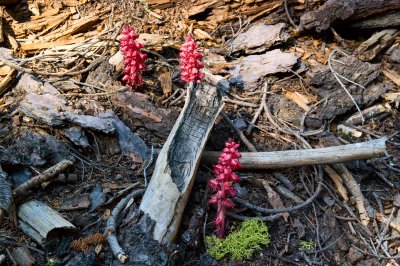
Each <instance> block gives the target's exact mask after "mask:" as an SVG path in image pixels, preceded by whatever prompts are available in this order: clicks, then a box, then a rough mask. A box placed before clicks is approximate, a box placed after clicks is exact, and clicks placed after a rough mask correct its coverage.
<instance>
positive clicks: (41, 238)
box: [18, 200, 75, 245]
mask: <svg viewBox="0 0 400 266" xmlns="http://www.w3.org/2000/svg"><path fill="white" fill-rule="evenodd" d="M18 218H19V220H18V224H19V227H20V228H21V229H22V231H23V232H24V233H25V234H27V235H28V236H30V237H31V238H32V239H33V240H35V241H36V242H37V243H38V244H40V245H43V244H45V243H46V241H47V240H48V239H49V238H53V237H56V235H57V234H59V233H60V231H61V230H75V226H74V225H73V224H71V223H70V222H68V221H67V220H65V219H64V218H63V217H62V216H61V215H60V214H59V213H58V212H56V211H55V210H53V209H52V208H50V207H49V206H47V205H45V204H44V203H42V202H40V201H37V200H31V201H28V202H26V203H24V204H22V205H21V206H20V207H19V209H18Z"/></svg>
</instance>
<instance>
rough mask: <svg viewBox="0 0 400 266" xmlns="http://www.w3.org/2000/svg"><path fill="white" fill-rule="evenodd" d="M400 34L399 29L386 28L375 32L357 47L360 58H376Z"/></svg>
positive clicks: (366, 59) (367, 59) (365, 59)
mask: <svg viewBox="0 0 400 266" xmlns="http://www.w3.org/2000/svg"><path fill="white" fill-rule="evenodd" d="M399 35H400V31H398V30H397V29H385V30H382V31H380V32H377V33H375V34H373V35H372V36H371V37H370V38H369V39H368V40H366V41H365V42H363V43H362V44H361V45H360V46H359V47H358V48H357V50H356V53H357V54H358V58H360V59H361V60H363V61H370V60H372V59H374V58H375V57H376V56H377V55H378V54H379V53H380V52H381V51H382V50H383V49H386V48H387V47H389V46H391V45H392V44H393V42H394V40H395V38H396V37H397V36H399Z"/></svg>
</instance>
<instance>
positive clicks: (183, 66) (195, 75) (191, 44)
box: [179, 36, 204, 83]
mask: <svg viewBox="0 0 400 266" xmlns="http://www.w3.org/2000/svg"><path fill="white" fill-rule="evenodd" d="M197 49H198V46H197V44H196V42H195V41H194V40H193V39H192V38H190V37H189V36H188V37H186V39H185V43H184V44H183V45H182V46H181V49H180V52H179V57H180V61H179V62H180V66H179V69H180V70H181V71H182V73H181V79H182V80H183V81H186V82H197V83H199V82H200V81H201V79H202V78H203V77H204V74H203V73H202V72H200V69H202V68H203V63H202V62H201V58H202V57H203V55H202V54H201V53H200V52H198V51H197Z"/></svg>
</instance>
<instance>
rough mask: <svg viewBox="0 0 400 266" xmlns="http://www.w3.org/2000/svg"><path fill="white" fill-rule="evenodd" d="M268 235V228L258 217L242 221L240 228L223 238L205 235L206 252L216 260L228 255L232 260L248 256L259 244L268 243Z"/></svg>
mask: <svg viewBox="0 0 400 266" xmlns="http://www.w3.org/2000/svg"><path fill="white" fill-rule="evenodd" d="M269 242H270V235H269V233H268V228H267V226H266V225H265V224H264V222H263V221H261V220H260V219H251V220H247V221H244V222H243V223H242V224H241V226H240V229H239V230H237V231H235V232H232V233H230V234H229V235H228V236H227V237H226V238H225V239H219V238H217V237H215V236H213V237H207V238H206V243H207V246H208V249H207V251H208V253H210V255H211V256H213V257H214V258H215V259H216V260H220V259H222V258H223V257H225V256H227V255H228V256H229V257H230V258H231V259H233V260H239V259H240V260H241V259H244V258H250V257H251V255H253V253H254V252H255V251H259V250H261V245H268V244H269Z"/></svg>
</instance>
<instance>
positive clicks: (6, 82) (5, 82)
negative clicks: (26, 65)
mask: <svg viewBox="0 0 400 266" xmlns="http://www.w3.org/2000/svg"><path fill="white" fill-rule="evenodd" d="M17 74H18V71H17V70H15V69H14V68H10V72H8V74H7V75H6V76H5V77H3V78H2V80H1V81H0V96H1V95H3V94H4V93H6V92H7V90H8V89H9V88H10V86H11V85H12V84H13V81H15V77H16V76H17Z"/></svg>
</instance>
